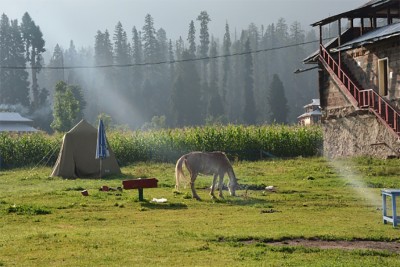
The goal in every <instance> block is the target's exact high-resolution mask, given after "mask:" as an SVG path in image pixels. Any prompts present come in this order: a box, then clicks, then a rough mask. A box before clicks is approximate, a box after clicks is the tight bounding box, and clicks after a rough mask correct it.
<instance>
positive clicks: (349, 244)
mask: <svg viewBox="0 0 400 267" xmlns="http://www.w3.org/2000/svg"><path fill="white" fill-rule="evenodd" d="M266 244H268V245H275V246H303V247H308V248H320V249H346V250H353V249H367V250H386V251H390V252H395V253H400V243H399V242H383V241H364V240H356V241H342V240H337V241H326V240H309V239H291V240H285V241H271V242H266Z"/></svg>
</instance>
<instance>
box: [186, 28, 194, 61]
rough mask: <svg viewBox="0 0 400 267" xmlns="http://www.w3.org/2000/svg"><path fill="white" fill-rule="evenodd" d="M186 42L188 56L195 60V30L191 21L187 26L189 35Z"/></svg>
mask: <svg viewBox="0 0 400 267" xmlns="http://www.w3.org/2000/svg"><path fill="white" fill-rule="evenodd" d="M187 41H188V42H189V56H190V57H191V58H196V29H195V27H194V22H193V20H192V21H190V24H189V33H188V38H187Z"/></svg>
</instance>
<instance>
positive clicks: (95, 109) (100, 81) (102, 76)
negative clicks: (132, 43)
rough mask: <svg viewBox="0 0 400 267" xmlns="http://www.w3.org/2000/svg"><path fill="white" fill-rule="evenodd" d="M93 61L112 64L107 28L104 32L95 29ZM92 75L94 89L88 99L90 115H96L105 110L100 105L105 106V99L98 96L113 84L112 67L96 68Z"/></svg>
mask: <svg viewBox="0 0 400 267" xmlns="http://www.w3.org/2000/svg"><path fill="white" fill-rule="evenodd" d="M94 62H95V64H96V65H97V66H107V65H112V64H113V62H114V61H113V45H112V43H111V40H110V34H109V32H108V30H105V31H104V33H102V32H101V31H97V34H96V36H95V45H94ZM94 75H95V77H96V79H94V85H93V88H96V90H95V91H94V90H93V91H91V93H90V95H89V96H88V99H91V107H90V109H91V110H92V112H91V113H92V117H93V116H94V117H97V116H98V115H99V114H100V113H101V112H105V111H104V110H102V109H101V107H104V106H105V105H104V104H105V101H106V99H104V98H102V97H100V96H101V94H100V93H101V92H107V91H110V89H111V88H112V86H113V85H114V82H113V80H114V75H113V69H110V68H97V69H95V72H94Z"/></svg>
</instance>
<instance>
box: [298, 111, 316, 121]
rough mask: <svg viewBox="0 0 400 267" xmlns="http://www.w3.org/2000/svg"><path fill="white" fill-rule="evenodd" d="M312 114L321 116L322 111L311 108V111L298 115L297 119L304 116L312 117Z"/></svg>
mask: <svg viewBox="0 0 400 267" xmlns="http://www.w3.org/2000/svg"><path fill="white" fill-rule="evenodd" d="M314 116H322V112H321V111H320V110H313V111H311V112H307V113H304V114H301V115H300V116H298V117H297V118H298V119H301V118H305V117H314Z"/></svg>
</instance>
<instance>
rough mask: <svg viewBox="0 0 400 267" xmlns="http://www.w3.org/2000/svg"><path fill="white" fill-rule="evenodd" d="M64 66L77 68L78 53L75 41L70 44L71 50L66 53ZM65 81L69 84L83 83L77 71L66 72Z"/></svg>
mask: <svg viewBox="0 0 400 267" xmlns="http://www.w3.org/2000/svg"><path fill="white" fill-rule="evenodd" d="M64 54H65V55H64V60H63V61H64V62H63V65H64V66H72V67H73V66H77V65H79V64H78V62H77V61H78V52H77V51H76V48H75V44H74V41H72V40H71V41H70V42H69V48H68V49H67V50H66V51H65V52H64ZM64 79H67V82H68V83H69V84H78V83H82V81H81V80H80V79H79V77H78V75H77V71H76V70H75V69H69V70H64Z"/></svg>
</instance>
